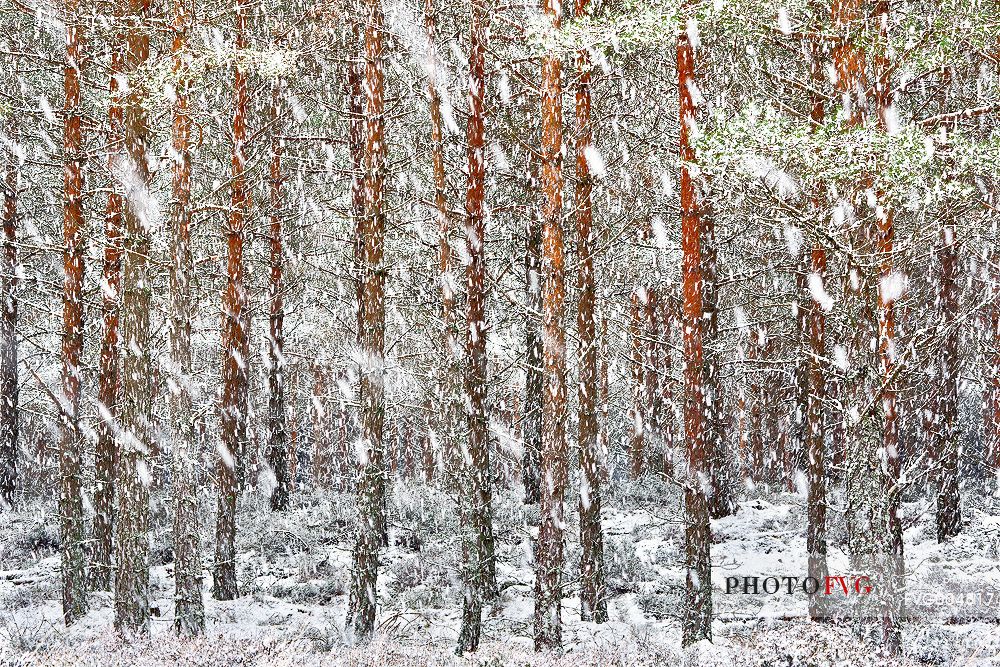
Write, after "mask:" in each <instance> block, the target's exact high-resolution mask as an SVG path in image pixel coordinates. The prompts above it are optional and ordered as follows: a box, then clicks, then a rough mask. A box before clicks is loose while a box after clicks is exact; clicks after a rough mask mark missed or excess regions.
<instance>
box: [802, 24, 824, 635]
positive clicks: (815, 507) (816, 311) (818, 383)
mask: <svg viewBox="0 0 1000 667" xmlns="http://www.w3.org/2000/svg"><path fill="white" fill-rule="evenodd" d="M809 48H810V56H811V61H810V75H811V76H810V78H811V80H812V84H813V87H814V90H815V91H816V92H813V93H812V94H811V95H810V105H811V110H810V116H809V118H810V122H811V127H812V129H813V131H814V132H815V131H816V130H818V129H819V128H820V127H821V126H822V124H823V120H824V117H825V114H826V110H825V106H824V100H823V97H822V95H821V94H820V93H819V92H818V91H821V90H823V86H824V85H825V74H824V72H823V58H822V56H823V51H822V44H821V42H820V40H818V39H812V40H810V42H809ZM812 205H813V210H814V211H815V212H816V214H817V215H821V213H820V212H821V211H822V210H823V199H822V197H821V195H819V194H817V195H815V196H814V197H813V201H812ZM810 264H811V266H810V271H811V274H810V276H809V278H808V279H807V284H806V290H805V292H806V293H805V294H803V296H802V298H803V302H804V303H808V304H809V308H808V312H807V314H806V319H807V329H808V330H807V331H806V332H804V333H805V334H806V341H805V347H806V349H805V358H806V372H807V377H806V432H805V443H804V444H805V447H806V456H807V459H806V461H807V462H806V481H807V484H808V498H807V505H808V508H807V514H808V526H807V529H806V550H807V551H808V552H809V556H808V558H809V561H808V564H807V569H808V576H810V577H813V578H814V579H816V580H817V581H824V580H825V579H824V578H825V577H826V576H827V574H828V573H829V569H828V567H827V560H826V556H827V538H826V510H827V500H826V486H827V480H826V430H825V423H824V410H823V401H824V400H825V399H826V375H825V373H824V368H823V360H824V359H825V358H826V340H825V335H826V316H825V314H824V304H822V303H820V302H819V301H818V300H817V299H816V298H815V297H816V296H817V294H815V293H816V292H818V291H819V290H815V289H812V290H810V289H808V281H809V280H812V281H815V282H817V283H819V286H822V285H823V282H824V280H825V279H826V249H825V248H824V247H823V244H822V241H821V240H819V238H818V237H817V240H816V241H815V243H814V244H813V247H812V252H811V256H810ZM814 287H815V286H814ZM810 295H812V300H811V301H810V300H809V299H810ZM817 593H818V591H816V592H815V593H813V594H811V595H810V596H809V617H810V618H811V619H812V620H814V621H816V620H820V619H821V618H824V617H825V609H824V607H823V596H821V595H818V594H817Z"/></svg>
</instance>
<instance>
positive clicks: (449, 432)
mask: <svg viewBox="0 0 1000 667" xmlns="http://www.w3.org/2000/svg"><path fill="white" fill-rule="evenodd" d="M424 26H425V28H426V30H427V43H428V44H429V45H430V50H431V54H432V55H431V74H430V76H429V77H428V82H427V94H428V98H429V106H430V117H431V161H432V166H433V171H434V213H435V216H436V218H437V228H438V279H439V280H440V282H441V322H442V324H443V327H444V337H443V340H442V343H443V344H444V347H443V349H442V351H441V352H442V357H443V359H442V367H441V378H440V381H439V386H438V400H439V401H440V408H439V410H438V423H439V426H440V428H439V429H438V432H439V434H440V437H441V440H442V442H443V449H444V452H443V460H444V462H445V468H446V470H449V471H451V472H454V470H455V469H456V467H457V466H458V464H459V452H458V448H457V447H456V433H455V427H456V422H457V418H458V414H457V412H458V406H459V403H458V397H457V396H456V391H455V389H456V388H455V386H454V378H455V377H456V376H457V375H458V374H459V372H460V363H461V361H460V360H461V349H460V347H459V345H460V343H459V341H458V337H457V332H458V325H457V322H456V317H455V276H454V275H453V273H452V263H453V253H452V249H451V242H450V235H451V221H450V219H449V217H448V199H447V193H446V188H447V181H446V179H445V171H444V122H443V119H442V116H441V91H440V90H439V89H438V86H439V82H438V72H439V69H440V67H441V66H442V65H441V62H440V60H439V58H438V55H437V46H436V40H437V29H436V27H435V17H434V0H426V3H425V5H424ZM431 470H433V469H431Z"/></svg>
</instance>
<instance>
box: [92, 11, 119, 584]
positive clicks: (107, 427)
mask: <svg viewBox="0 0 1000 667" xmlns="http://www.w3.org/2000/svg"><path fill="white" fill-rule="evenodd" d="M119 18H120V17H119ZM118 41H120V40H116V43H115V44H113V45H112V48H111V73H110V77H109V88H110V100H111V103H110V106H109V108H108V169H109V171H113V170H114V168H115V165H114V161H115V159H116V156H117V154H118V152H119V151H120V150H121V142H122V132H123V128H122V124H123V122H124V118H123V111H122V99H121V95H122V92H121V90H120V87H121V84H120V80H119V77H120V76H121V72H122V65H123V63H122V59H123V53H122V50H123V45H121V44H119V43H117V42H118ZM110 187H111V191H110V192H109V193H108V204H107V208H106V210H105V213H104V267H103V276H102V281H103V282H102V285H101V286H102V290H101V292H102V294H101V297H102V298H101V310H102V315H103V321H104V324H103V328H104V330H103V336H102V338H101V352H100V375H99V377H98V381H97V400H98V403H100V406H99V410H100V418H99V419H98V422H97V447H96V452H95V456H94V459H95V460H94V467H95V478H96V479H95V481H96V485H95V488H94V528H93V538H94V542H93V546H92V547H91V566H90V584H91V587H92V588H93V589H94V590H99V591H108V590H111V580H112V576H111V574H112V565H111V553H112V542H113V539H112V535H113V530H114V514H115V512H114V508H115V471H116V469H117V467H118V444H117V442H116V439H115V429H116V428H117V422H116V415H117V414H118V405H117V403H118V388H119V383H120V377H119V375H120V364H121V360H120V357H121V353H120V351H119V348H118V308H119V300H120V298H121V296H120V294H119V292H120V290H121V271H122V249H121V233H122V196H121V193H120V192H119V189H120V186H119V185H118V184H117V183H116V182H115V178H114V176H113V175H112V178H111V186H110Z"/></svg>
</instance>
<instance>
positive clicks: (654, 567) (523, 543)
mask: <svg viewBox="0 0 1000 667" xmlns="http://www.w3.org/2000/svg"><path fill="white" fill-rule="evenodd" d="M623 487H624V490H621V491H618V492H617V493H616V494H615V495H614V496H613V497H611V498H609V499H607V500H606V505H605V513H604V515H605V519H604V528H605V548H606V556H605V560H606V566H607V580H608V588H609V592H610V595H611V596H612V598H611V603H610V605H609V612H610V617H611V620H610V622H609V623H606V624H601V625H597V624H593V623H585V622H581V621H580V618H579V599H578V598H577V597H576V579H577V577H578V571H577V565H576V561H577V559H578V558H579V547H578V545H577V543H576V538H575V535H576V532H575V531H576V527H575V525H572V526H570V527H569V533H570V539H569V542H568V546H567V557H568V559H569V562H568V565H567V572H566V577H565V578H566V581H567V582H568V584H567V592H566V599H565V602H564V606H563V621H564V624H565V630H564V644H565V646H566V652H565V654H564V655H563V656H562V657H555V656H538V655H536V654H534V653H533V652H532V650H531V649H532V639H531V633H532V589H533V575H532V564H531V553H530V535H531V532H530V528H529V524H530V520H529V517H527V516H526V514H525V508H524V507H523V506H522V505H521V504H520V503H519V502H518V500H517V498H513V497H511V496H512V495H514V494H497V501H496V502H497V506H496V508H495V511H496V533H497V538H498V545H499V549H500V554H499V559H500V562H499V564H498V574H499V579H500V585H501V587H502V589H503V590H502V594H501V597H500V600H499V602H498V603H497V604H495V605H493V606H492V607H491V608H489V610H488V612H487V614H486V618H485V619H484V646H483V648H482V650H481V651H480V652H479V653H478V654H477V655H475V656H467V657H464V658H459V657H456V656H454V655H453V653H452V652H453V650H454V645H455V637H456V635H457V629H458V624H459V616H460V586H459V578H458V570H457V564H458V559H459V551H458V544H457V542H456V540H455V538H454V536H455V535H457V534H458V531H457V518H456V516H455V510H454V507H455V504H454V500H453V498H451V497H450V496H449V495H448V494H447V493H444V492H442V491H440V490H434V489H429V488H427V487H424V486H414V485H410V484H409V483H402V482H401V483H399V484H397V488H396V489H395V493H394V494H393V499H392V510H391V519H390V521H391V536H390V542H391V547H390V548H389V549H388V550H387V553H386V554H385V558H384V561H383V567H382V569H381V571H380V576H379V585H380V591H379V594H380V598H379V603H380V616H379V633H378V639H377V640H376V642H375V643H374V644H373V645H370V646H365V647H353V648H352V647H350V646H348V641H347V638H346V637H345V635H344V632H343V621H344V615H345V605H346V598H347V595H346V592H347V587H348V581H349V567H350V546H351V533H350V526H351V516H352V513H353V511H354V506H353V501H352V499H351V497H350V495H349V494H338V493H319V494H303V495H300V496H298V497H297V499H296V504H295V507H294V509H293V510H292V511H290V512H288V513H286V514H279V515H275V514H271V513H270V512H269V511H267V510H266V508H265V504H264V502H263V501H262V500H261V499H260V498H254V497H250V498H248V499H246V500H245V503H244V506H243V507H241V516H240V538H239V553H240V563H239V576H240V587H241V588H240V592H241V597H240V598H239V599H237V600H235V601H231V602H217V601H215V600H212V599H211V595H210V584H211V573H210V570H209V569H207V568H206V570H205V590H206V596H205V599H206V612H207V617H208V637H207V638H206V639H204V640H202V641H198V642H185V641H179V640H176V639H175V638H174V637H173V635H172V632H171V627H172V618H173V604H172V600H171V594H172V588H173V581H172V564H171V559H172V557H171V553H170V548H169V533H168V531H167V529H166V526H168V525H169V521H168V520H167V519H166V518H164V517H165V516H166V515H165V514H163V516H161V515H159V514H158V513H157V512H156V508H155V507H154V525H158V526H159V527H158V528H156V529H155V530H154V531H153V533H152V537H151V561H152V569H151V595H152V603H151V605H152V607H153V608H154V619H153V627H152V637H151V639H150V640H149V641H148V643H143V642H140V643H136V644H128V643H126V642H124V641H123V640H122V639H120V638H116V637H115V636H114V635H113V632H112V630H111V628H112V617H113V607H112V598H111V595H110V594H109V593H94V594H93V595H92V596H91V611H90V613H89V614H88V615H87V616H86V617H85V618H84V619H83V620H82V621H81V622H79V623H77V624H75V625H74V626H72V627H71V628H68V629H67V628H64V627H63V626H62V624H61V621H60V602H59V599H60V598H59V595H60V590H59V578H58V572H59V556H58V531H57V528H56V525H55V518H54V517H55V516H56V515H55V511H54V506H53V504H52V503H51V502H38V503H35V504H33V505H31V506H29V507H27V508H23V509H22V510H20V511H19V512H18V513H16V514H15V515H13V518H12V519H11V520H10V521H9V522H7V523H6V524H5V525H3V526H0V665H18V666H20V665H64V664H65V665H100V667H110V666H111V665H146V664H149V665H161V664H162V665H172V664H188V665H224V664H234V665H235V664H240V665H310V664H316V665H453V664H454V665H483V666H496V667H501V666H502V667H508V666H509V667H514V665H517V666H520V665H525V666H530V665H566V666H569V665H637V666H638V665H672V664H680V663H681V662H683V661H685V660H686V661H687V662H688V663H689V664H699V665H720V666H721V665H760V666H761V667H763V666H765V665H773V666H775V667H776V666H778V665H790V666H795V665H802V666H805V665H817V666H819V665H845V666H846V665H858V664H872V665H874V664H933V665H976V666H981V667H985V666H987V665H998V666H1000V637H998V634H1000V633H998V632H997V630H998V624H996V623H995V622H993V621H991V620H990V619H988V618H987V619H985V620H977V619H974V618H973V619H970V618H950V617H948V616H947V615H945V616H943V617H940V618H927V619H916V620H913V621H912V622H910V623H909V624H908V625H907V627H906V631H905V650H906V655H907V657H906V659H905V661H900V660H895V661H892V660H889V659H886V658H882V657H880V655H879V652H878V648H879V647H878V645H877V642H874V643H872V642H869V643H867V644H866V643H865V642H864V641H863V640H862V639H861V638H860V636H859V633H858V632H857V628H855V627H853V625H852V624H851V623H850V622H840V623H822V624H817V623H810V622H808V621H807V620H805V618H804V617H805V615H806V610H807V601H806V596H805V595H804V594H802V593H801V592H799V593H798V594H795V595H787V594H775V595H741V594H727V593H726V592H725V588H726V578H727V577H730V576H739V577H746V576H759V577H766V576H800V577H804V576H805V574H806V560H807V559H806V548H805V534H804V532H805V531H804V526H805V513H804V509H805V508H804V502H803V498H802V497H801V496H800V495H796V494H786V493H780V494H774V493H771V494H768V493H759V494H758V496H757V497H752V498H749V499H746V500H744V501H743V502H742V503H741V506H740V509H739V511H738V512H737V513H736V514H735V515H733V516H731V517H727V518H725V519H721V520H718V521H715V522H713V535H714V544H713V563H714V572H713V584H714V589H715V593H714V604H715V612H716V620H715V624H714V627H713V632H714V635H715V643H714V644H712V645H701V646H698V647H694V649H693V651H689V654H688V655H686V656H685V655H684V654H682V652H681V651H680V647H679V645H680V639H679V637H680V627H679V621H680V613H681V603H682V592H683V585H684V575H683V570H682V568H681V567H680V558H681V556H682V548H683V543H682V532H681V531H682V527H681V524H680V514H679V504H678V500H677V494H676V492H675V491H674V490H673V489H672V488H671V487H669V486H667V485H662V484H660V483H659V482H655V481H654V482H651V481H648V480H647V481H646V482H644V483H643V484H642V485H636V484H625V485H623ZM992 502H994V501H993V500H990V501H989V503H992ZM833 505H834V507H835V508H836V506H837V501H836V499H834V503H833ZM206 506H210V505H208V504H206ZM832 514H833V516H832V517H831V520H832V527H831V548H830V571H831V573H832V574H833V573H840V572H844V573H846V572H849V563H848V559H847V557H846V555H845V554H844V553H843V550H842V545H843V526H842V525H841V523H842V520H841V519H840V517H839V515H838V514H837V512H833V513H832ZM997 514H1000V512H997V507H995V506H992V505H989V504H987V505H986V506H984V507H974V508H966V512H965V517H966V522H967V524H966V527H965V530H964V532H963V533H962V535H961V536H960V537H958V538H957V539H955V540H954V541H953V542H951V543H949V544H947V545H944V546H943V547H941V546H939V545H937V543H936V541H935V538H934V526H933V512H932V511H927V505H926V502H920V501H916V500H915V501H914V502H912V503H908V504H906V505H905V512H904V522H905V523H904V525H906V526H907V529H906V532H905V540H906V558H907V569H908V571H909V572H910V575H909V579H908V583H909V586H910V587H911V588H912V589H913V590H914V591H919V590H921V588H923V589H931V588H933V586H934V585H935V582H938V583H940V582H942V581H945V582H947V583H948V584H949V585H953V586H960V587H962V589H963V590H972V589H974V588H975V587H977V586H978V587H979V588H985V589H988V590H989V589H996V590H1000V563H998V560H997V559H998V554H1000V518H998V516H997ZM5 516H11V515H9V514H8V515H5ZM203 533H204V535H205V537H206V539H205V544H204V545H203V549H204V556H205V562H206V563H210V561H211V554H212V547H213V545H212V543H211V539H210V537H211V531H210V530H208V529H207V528H206V529H205V530H204V531H203ZM997 603H998V604H1000V600H998V601H997ZM983 615H985V616H989V614H983ZM695 654H697V655H695Z"/></svg>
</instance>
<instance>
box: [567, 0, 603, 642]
mask: <svg viewBox="0 0 1000 667" xmlns="http://www.w3.org/2000/svg"><path fill="white" fill-rule="evenodd" d="M587 5H588V0H576V7H575V10H576V11H575V13H576V18H577V19H581V20H582V19H584V18H585V17H586V16H587ZM576 69H577V76H578V79H577V84H576V201H575V203H576V236H577V243H578V246H577V248H578V250H577V252H578V253H579V262H580V264H579V268H578V270H577V290H578V291H579V305H578V307H577V319H576V322H577V331H578V335H579V337H580V342H579V347H578V348H577V350H578V352H577V355H578V356H577V364H578V366H579V368H580V378H579V382H578V383H577V406H578V407H577V411H578V412H577V414H578V422H579V424H578V429H579V430H578V436H577V444H578V446H579V448H580V547H581V549H582V553H581V555H580V618H581V620H584V621H594V622H595V623H604V622H605V621H607V620H608V602H607V590H606V587H605V584H604V531H603V530H602V528H601V468H602V461H603V459H604V457H603V456H602V455H601V450H600V439H599V435H598V434H599V431H600V427H599V425H598V421H597V399H598V395H597V394H598V391H597V389H598V387H597V385H598V374H597V352H598V340H597V312H596V302H597V285H596V277H595V273H594V243H595V241H596V238H595V237H596V234H595V233H594V213H593V208H592V206H593V204H592V202H591V189H592V187H593V177H592V176H591V174H590V164H589V162H588V159H587V152H588V150H591V149H592V142H593V136H592V127H591V120H590V108H591V100H590V84H591V76H592V73H591V65H590V54H589V53H588V52H587V50H586V49H581V50H579V51H577V54H576Z"/></svg>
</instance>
